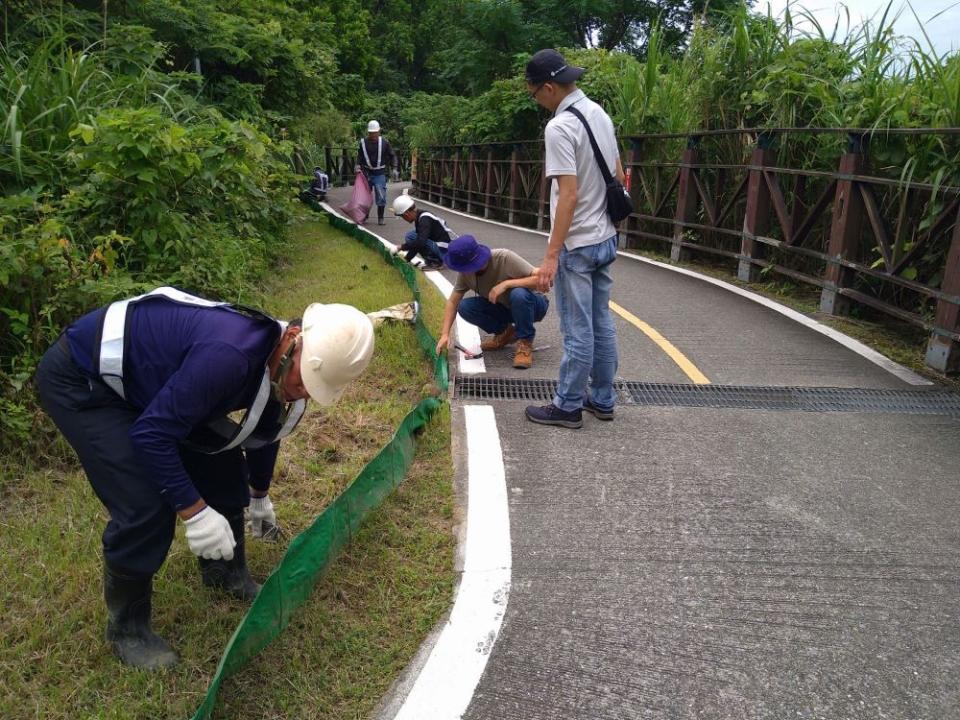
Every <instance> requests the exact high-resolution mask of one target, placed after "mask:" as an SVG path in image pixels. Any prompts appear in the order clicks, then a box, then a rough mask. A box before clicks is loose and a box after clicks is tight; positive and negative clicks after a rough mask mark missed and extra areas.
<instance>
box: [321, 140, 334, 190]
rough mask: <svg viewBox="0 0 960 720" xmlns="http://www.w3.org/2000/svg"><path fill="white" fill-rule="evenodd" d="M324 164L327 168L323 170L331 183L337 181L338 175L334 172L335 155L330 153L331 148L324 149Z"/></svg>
mask: <svg viewBox="0 0 960 720" xmlns="http://www.w3.org/2000/svg"><path fill="white" fill-rule="evenodd" d="M323 162H324V163H326V167H325V168H324V169H323V170H324V172H326V173H327V175H328V176H329V178H330V180H331V182H336V181H337V179H336V178H337V174H336V173H335V172H334V171H333V155H332V153H331V152H330V146H329V145H328V146H327V147H325V148H323Z"/></svg>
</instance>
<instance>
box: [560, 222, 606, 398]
mask: <svg viewBox="0 0 960 720" xmlns="http://www.w3.org/2000/svg"><path fill="white" fill-rule="evenodd" d="M616 259H617V236H616V235H614V236H613V237H611V238H609V239H607V240H604V241H603V242H601V243H597V244H596V245H588V246H587V247H582V248H577V249H576V250H567V248H566V247H564V248H563V249H562V250H561V251H560V261H559V264H558V267H557V277H556V280H555V281H554V287H555V289H556V293H557V305H558V306H559V308H560V332H561V333H562V334H563V359H561V360H560V380H559V382H558V383H557V394H556V396H555V397H554V398H553V404H554V405H556V406H557V407H558V408H560V409H561V410H564V411H566V412H571V411H573V410H577V409H579V408H581V407H583V400H584V398H585V397H586V396H587V380H588V378H589V380H590V382H591V386H590V389H591V392H590V401H591V402H592V403H593V404H594V405H595V406H596V407H599V408H603V409H604V410H606V409H609V408H612V407H613V405H614V403H615V401H616V394H615V393H614V390H613V379H614V377H615V376H616V374H617V365H618V361H617V330H616V327H615V326H614V324H613V316H612V315H611V314H610V289H611V287H612V286H613V278H611V277H610V263H612V262H613V261H614V260H616Z"/></svg>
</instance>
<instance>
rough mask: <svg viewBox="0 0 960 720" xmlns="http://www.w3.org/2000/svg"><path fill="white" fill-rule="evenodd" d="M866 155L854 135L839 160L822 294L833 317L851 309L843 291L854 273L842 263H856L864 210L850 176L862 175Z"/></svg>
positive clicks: (860, 139) (824, 305)
mask: <svg viewBox="0 0 960 720" xmlns="http://www.w3.org/2000/svg"><path fill="white" fill-rule="evenodd" d="M864 151H865V144H864V141H863V136H861V135H853V134H851V135H850V138H849V140H848V147H847V152H845V153H844V154H843V156H842V157H841V158H840V168H839V173H840V177H838V178H837V191H836V195H834V200H833V221H832V223H831V224H830V244H829V247H828V248H827V254H828V255H829V256H830V258H831V259H830V260H829V261H828V262H827V267H826V270H825V272H824V280H825V281H826V284H825V285H824V287H823V290H822V291H821V292H820V311H821V312H824V313H828V314H830V315H843V314H846V312H847V311H848V310H849V307H850V301H849V300H848V299H847V298H845V297H843V295H842V294H841V291H842V289H843V288H845V287H847V286H848V285H849V284H850V280H851V279H852V276H853V271H852V270H850V268H846V267H844V266H843V265H841V264H840V262H839V261H841V260H854V259H856V254H857V243H858V241H859V240H860V228H861V224H862V221H863V215H864V206H863V196H862V195H861V194H860V189H859V188H858V187H857V182H856V181H855V180H853V179H851V178H850V176H851V175H860V174H862V173H863V170H864V167H865V165H866V156H865V154H864ZM844 176H846V177H844Z"/></svg>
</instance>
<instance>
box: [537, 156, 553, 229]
mask: <svg viewBox="0 0 960 720" xmlns="http://www.w3.org/2000/svg"><path fill="white" fill-rule="evenodd" d="M551 182H552V181H551V180H550V179H548V178H547V172H546V165H543V164H541V165H540V192H539V193H538V194H537V198H538V199H537V230H543V229H544V228H545V227H546V226H547V224H548V222H549V220H550V204H549V201H548V200H547V193H548V192H550V183H551ZM544 205H546V209H544Z"/></svg>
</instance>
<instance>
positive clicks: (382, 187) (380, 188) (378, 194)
mask: <svg viewBox="0 0 960 720" xmlns="http://www.w3.org/2000/svg"><path fill="white" fill-rule="evenodd" d="M370 187H371V188H372V189H373V197H374V199H375V200H376V203H377V207H383V206H385V205H386V204H387V174H386V173H381V174H380V175H373V174H371V175H370Z"/></svg>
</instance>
